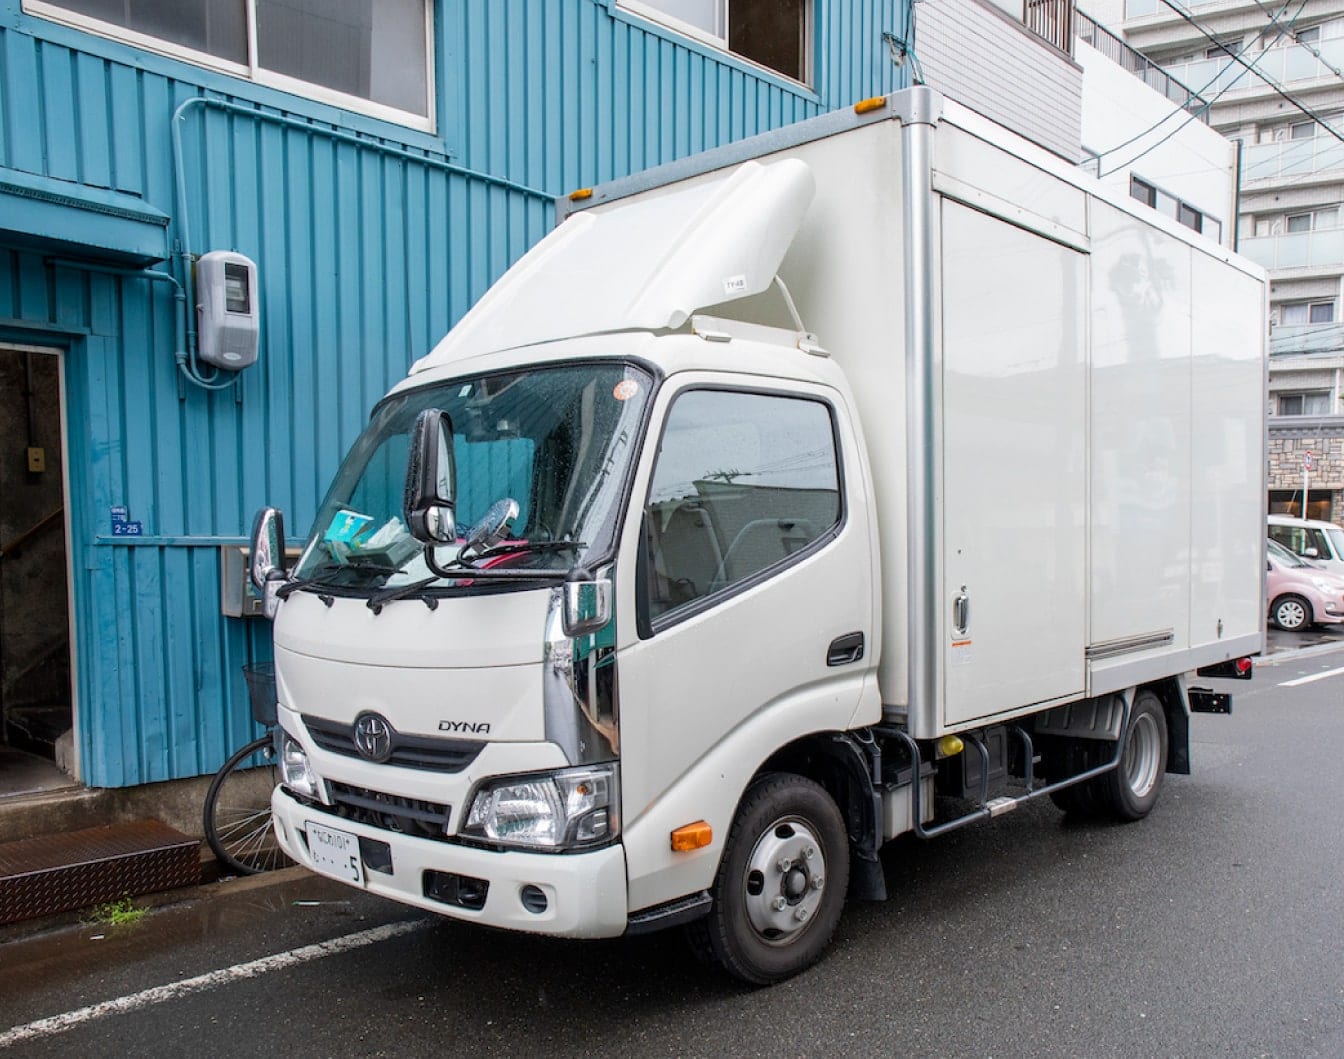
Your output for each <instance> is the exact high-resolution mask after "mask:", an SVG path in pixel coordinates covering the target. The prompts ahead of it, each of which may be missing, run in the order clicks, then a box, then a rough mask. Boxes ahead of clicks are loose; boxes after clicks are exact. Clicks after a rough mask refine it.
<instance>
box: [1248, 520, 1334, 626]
mask: <svg viewBox="0 0 1344 1059" xmlns="http://www.w3.org/2000/svg"><path fill="white" fill-rule="evenodd" d="M1266 549H1267V555H1268V557H1269V572H1268V573H1267V574H1266V575H1265V595H1266V596H1268V597H1269V620H1270V621H1272V622H1273V623H1274V624H1275V625H1277V626H1278V627H1279V628H1280V629H1287V630H1288V631H1289V632H1297V631H1298V630H1300V629H1305V628H1307V626H1309V625H1313V624H1319V625H1326V624H1330V623H1337V622H1344V577H1341V576H1339V575H1338V574H1332V573H1329V572H1327V571H1326V570H1323V569H1321V568H1320V567H1319V566H1317V565H1316V564H1315V563H1312V562H1310V561H1309V560H1307V559H1303V558H1301V557H1299V556H1297V555H1294V554H1293V553H1292V552H1290V551H1289V550H1288V549H1287V548H1285V547H1284V546H1283V545H1281V544H1279V543H1278V542H1277V541H1272V540H1271V541H1269V542H1268V544H1267V545H1266Z"/></svg>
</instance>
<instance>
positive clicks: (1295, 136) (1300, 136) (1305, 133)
mask: <svg viewBox="0 0 1344 1059" xmlns="http://www.w3.org/2000/svg"><path fill="white" fill-rule="evenodd" d="M1288 130H1289V131H1288V138H1289V139H1290V140H1310V139H1311V138H1312V137H1314V136H1315V135H1316V123H1315V122H1314V121H1298V122H1294V123H1293V124H1292V125H1290V126H1288Z"/></svg>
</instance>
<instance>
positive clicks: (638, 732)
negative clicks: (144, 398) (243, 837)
mask: <svg viewBox="0 0 1344 1059" xmlns="http://www.w3.org/2000/svg"><path fill="white" fill-rule="evenodd" d="M560 215H561V222H560V223H559V224H558V226H557V228H556V229H555V231H553V232H552V233H551V234H550V235H549V236H547V237H546V238H545V239H544V240H542V241H541V242H540V243H539V244H538V245H537V246H536V247H535V248H534V249H533V250H532V251H531V252H529V253H528V254H527V255H526V256H525V257H524V258H523V259H521V260H520V261H519V262H518V263H517V264H516V265H515V266H514V267H513V268H512V269H510V270H509V272H508V273H507V274H506V275H505V276H504V277H503V278H502V279H501V280H500V281H499V282H498V283H497V284H496V285H495V286H494V287H492V288H491V290H490V291H488V292H487V293H486V295H485V296H484V297H483V298H482V299H481V300H480V301H479V302H478V303H477V305H476V306H475V307H474V308H473V309H472V310H471V311H470V312H469V313H468V314H467V315H466V316H465V317H464V318H463V319H462V321H461V322H460V323H459V324H458V325H457V326H456V327H455V328H454V329H453V331H452V332H450V333H449V335H448V336H447V337H446V338H444V339H443V341H442V342H440V343H439V345H438V346H437V347H436V348H435V349H434V350H433V351H432V352H431V353H430V354H429V355H428V356H426V357H424V358H423V359H422V360H420V361H419V362H417V363H416V364H415V365H414V366H413V368H412V371H411V374H410V376H409V377H408V378H407V379H406V380H405V381H404V382H402V383H401V384H399V385H398V386H397V387H396V388H395V389H394V390H393V391H392V393H390V394H389V395H388V396H387V397H386V398H385V399H384V400H383V401H382V402H380V404H379V406H378V408H376V409H375V411H374V415H373V417H372V418H371V421H370V425H369V428H368V430H366V432H365V435H364V436H363V437H361V439H360V440H359V441H358V442H357V443H356V445H355V446H354V448H353V449H352V450H351V453H350V455H349V457H348V458H347V460H346V462H345V464H343V466H342V468H341V471H340V472H339V473H338V475H337V479H336V481H335V483H334V484H333V486H332V489H331V492H330V493H329V495H328V497H327V499H326V500H325V501H324V503H323V506H322V509H321V511H320V512H319V515H318V519H317V523H316V525H315V526H314V528H313V531H312V534H311V536H310V537H309V542H308V545H307V547H306V548H305V551H304V555H303V557H302V558H301V560H300V562H299V565H298V566H297V567H296V569H295V570H294V571H292V572H288V573H287V572H285V571H283V570H281V569H279V568H277V567H274V566H271V565H269V564H268V561H258V563H257V565H255V566H254V571H253V576H254V579H255V580H256V581H257V582H258V587H261V588H264V589H265V590H266V592H267V599H268V607H269V609H270V612H271V613H273V614H274V615H275V622H276V624H275V656H276V658H275V660H276V675H277V687H278V698H279V703H278V710H277V712H278V716H279V723H280V732H279V734H278V750H279V751H280V757H281V765H282V777H281V783H280V786H279V787H277V789H276V791H275V793H274V796H273V799H272V807H273V810H274V816H275V830H276V835H277V838H278V841H279V842H280V844H281V846H283V848H284V849H285V851H286V852H287V853H288V854H289V855H290V856H292V857H293V858H294V859H296V860H298V861H299V862H300V863H303V864H305V865H307V866H309V867H311V868H313V869H314V870H316V871H319V872H322V873H324V874H327V875H331V876H333V877H337V878H343V879H344V880H345V881H347V882H350V883H352V884H353V885H357V886H361V887H364V888H366V889H368V890H370V891H371V892H374V893H378V894H382V895H383V896H387V897H389V898H392V899H394V900H398V901H403V902H405V903H407V904H411V905H414V906H417V907H420V908H426V909H431V910H434V911H437V912H440V913H442V914H444V915H450V916H454V917H456V918H461V919H466V920H470V921H474V922H479V923H484V924H487V925H492V926H497V927H503V928H506V929H517V930H535V931H540V932H546V933H551V934H556V935H563V936H572V937H609V936H614V935H617V934H621V933H623V932H632V933H633V932H638V931H644V930H650V929H655V928H659V927H663V926H671V925H678V924H683V923H684V924H687V925H688V926H689V929H690V930H691V931H692V933H693V935H694V937H695V938H696V939H697V944H698V946H699V947H700V949H701V950H702V951H706V952H708V953H710V954H711V955H712V956H714V957H715V958H716V959H718V960H719V962H721V963H722V964H723V965H724V966H725V967H726V968H727V969H728V970H729V971H730V972H732V973H734V974H736V975H737V976H739V977H741V978H743V979H746V980H748V981H751V982H757V983H767V982H773V981H778V980H780V979H782V978H784V977H787V976H788V975H790V974H793V973H796V972H797V971H798V970H800V969H801V968H803V967H806V966H807V965H808V964H809V963H811V962H812V961H813V960H815V959H817V958H818V957H819V955H820V954H821V952H822V951H823V949H824V948H825V947H826V945H827V944H828V942H829V940H830V937H831V934H832V932H833V931H834V929H835V926H836V923H837V922H838V921H839V917H840V914H841V907H842V904H843V900H844V896H845V894H846V891H847V890H848V892H849V893H850V894H852V895H854V896H859V897H864V898H877V897H881V896H883V895H884V894H885V883H884V879H883V875H882V870H881V865H880V863H879V862H878V860H877V855H876V854H877V850H878V848H879V847H880V846H881V844H882V843H883V842H884V841H886V840H888V839H890V838H893V837H895V836H897V835H900V834H902V833H905V832H908V831H912V830H913V831H914V832H915V833H917V834H918V835H919V836H920V837H922V838H931V837H935V836H936V835H938V834H941V833H943V832H945V831H948V830H951V829H954V828H957V827H961V826H964V825H966V824H970V823H973V822H976V821H979V820H984V819H988V818H991V817H994V816H998V815H1000V814H1002V813H1004V812H1007V811H1010V810H1011V809H1013V808H1015V807H1016V806H1018V805H1021V804H1023V803H1025V802H1027V801H1030V800H1032V799H1035V798H1038V797H1042V796H1048V797H1050V798H1052V799H1053V800H1055V801H1056V803H1057V804H1058V805H1059V806H1060V807H1061V808H1063V809H1064V810H1066V811H1069V812H1075V813H1087V814H1096V815H1107V816H1111V817H1114V818H1117V819H1124V820H1137V819H1139V818H1141V817H1143V816H1145V815H1147V813H1148V812H1149V811H1151V810H1152V808H1153V807H1154V805H1155V803H1156V801H1157V797H1158V793H1159V790H1160V785H1161V781H1162V776H1163V774H1164V773H1165V772H1175V773H1188V772H1190V754H1189V743H1190V740H1189V713H1190V712H1191V710H1200V711H1204V712H1229V711H1230V709H1231V698H1230V696H1229V695H1227V694H1226V693H1223V692H1214V691H1213V690H1211V689H1208V688H1194V687H1187V682H1186V675H1187V674H1189V673H1191V672H1193V671H1196V670H1201V669H1204V668H1206V667H1212V668H1213V670H1214V672H1213V673H1212V674H1211V675H1220V676H1232V675H1238V676H1247V675H1249V659H1248V656H1250V655H1253V654H1256V653H1258V652H1259V651H1260V650H1261V648H1262V645H1263V639H1264V632H1263V628H1264V622H1263V615H1264V605H1263V589H1262V581H1263V570H1264V558H1263V550H1264V538H1265V530H1264V514H1263V497H1264V495H1265V492H1264V434H1265V423H1264V416H1265V401H1264V392H1265V391H1264V375H1265V359H1264V342H1265V306H1266V296H1265V278H1264V274H1263V272H1262V271H1261V270H1260V269H1258V268H1257V267H1256V266H1254V265H1252V264H1250V263H1247V262H1245V261H1243V260H1241V259H1240V258H1238V257H1236V256H1235V255H1231V254H1229V253H1228V252H1226V251H1224V250H1223V249H1222V248H1220V247H1219V246H1217V245H1216V244H1214V243H1212V242H1210V241H1208V240H1205V239H1203V238H1202V237H1200V236H1199V235H1197V234H1196V233H1194V232H1191V231H1189V230H1187V229H1185V228H1182V227H1180V226H1178V225H1176V224H1175V223H1174V222H1171V221H1168V220H1167V219H1165V218H1163V217H1161V216H1159V215H1158V214H1157V213H1156V212H1154V211H1152V210H1150V209H1148V208H1147V207H1145V206H1142V205H1140V204H1139V203H1138V202H1136V201H1132V200H1129V199H1125V198H1120V197H1117V196H1115V195H1114V194H1113V193H1111V192H1109V191H1107V190H1106V189H1104V188H1103V187H1102V186H1101V185H1099V184H1098V183H1096V182H1095V181H1093V180H1092V179H1091V178H1089V177H1087V176H1086V175H1084V174H1082V173H1080V172H1079V171H1077V170H1076V169H1074V168H1073V167H1071V166H1069V165H1067V164H1065V163H1063V162H1062V161H1060V160H1059V159H1058V158H1056V157H1054V156H1053V155H1050V154H1048V153H1047V152H1044V151H1043V150H1041V149H1040V148H1038V147H1035V146H1033V145H1032V144H1029V143H1027V142H1026V141H1024V140H1022V139H1020V138H1019V137H1017V136H1015V135H1014V134H1013V133H1011V132H1009V131H1008V130H1005V129H1003V128H1000V127H998V126H996V125H994V124H992V123H991V122H989V121H987V120H985V119H983V118H981V117H979V116H978V115H976V114H974V113H972V112H971V111H969V110H967V109H965V108H963V107H961V106H958V105H957V104H955V103H953V102H950V101H947V100H945V99H943V98H942V97H941V96H939V95H938V94H937V93H935V92H933V91H931V90H929V89H927V88H916V89H911V90H908V91H905V92H901V93H897V94H895V95H893V96H891V97H887V98H885V99H880V100H870V101H866V102H865V103H863V104H860V105H859V106H856V107H855V108H853V110H848V111H844V112H840V113H835V114H830V115H827V116H824V117H821V118H817V119H814V120H812V121H808V122H804V123H801V124H799V125H796V126H792V127H790V128H787V129H785V130H782V131H780V132H778V133H772V134H770V135H767V136H762V137H757V138H755V139H752V140H749V141H745V142H743V143H741V144H737V145H733V146H730V147H727V148H723V149H720V150H717V151H714V152H710V153H707V154H704V155H699V156H696V157H694V158H689V159H686V160H684V161H683V162H679V163H676V164H674V165H672V166H668V167H665V168H663V169H660V170H653V171H650V172H648V173H644V174H639V175H636V176H634V177H631V178H628V179H626V180H623V181H619V182H616V183H613V184H611V185H605V186H602V187H598V188H594V189H585V190H583V191H581V192H577V193H575V194H574V195H573V196H571V197H570V198H569V199H567V200H565V201H562V203H561V204H560ZM467 522H470V523H472V525H471V528H470V529H467V530H465V531H462V532H459V531H458V529H457V525H458V523H462V524H465V523H467ZM254 536H255V541H254V550H253V554H254V556H275V555H279V554H282V549H281V548H280V539H281V532H280V527H279V525H278V519H277V517H276V515H275V513H274V512H271V511H269V510H268V511H265V512H263V513H262V516H261V517H259V519H258V529H257V532H256V533H255V534H254ZM935 794H939V795H949V796H951V797H953V798H956V799H961V800H962V801H963V803H969V804H970V806H971V808H970V809H968V810H965V811H959V813H958V814H957V815H954V816H953V817H951V818H947V819H937V818H935V815H934V795H935ZM944 804H947V803H944ZM333 851H334V852H333Z"/></svg>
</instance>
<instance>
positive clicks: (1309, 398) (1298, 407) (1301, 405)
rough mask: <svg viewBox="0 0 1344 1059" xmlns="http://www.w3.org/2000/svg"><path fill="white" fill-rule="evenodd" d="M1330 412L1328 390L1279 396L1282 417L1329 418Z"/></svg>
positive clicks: (1279, 410)
mask: <svg viewBox="0 0 1344 1059" xmlns="http://www.w3.org/2000/svg"><path fill="white" fill-rule="evenodd" d="M1330 411H1331V409H1330V393H1329V391H1327V390H1320V391H1315V390H1313V391H1308V392H1306V393H1281V394H1279V408H1278V412H1279V415H1281V416H1328V415H1329V414H1330Z"/></svg>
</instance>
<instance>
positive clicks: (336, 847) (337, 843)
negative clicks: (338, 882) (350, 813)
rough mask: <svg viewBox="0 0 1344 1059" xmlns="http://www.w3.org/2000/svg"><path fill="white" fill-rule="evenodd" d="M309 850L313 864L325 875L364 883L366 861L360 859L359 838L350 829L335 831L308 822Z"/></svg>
mask: <svg viewBox="0 0 1344 1059" xmlns="http://www.w3.org/2000/svg"><path fill="white" fill-rule="evenodd" d="M307 831H308V852H309V853H310V854H311V855H312V858H313V866H314V867H315V868H317V870H318V871H320V872H321V873H322V874H323V875H330V876H333V877H334V878H337V879H344V880H345V881H347V882H353V883H363V881H364V863H363V862H362V861H361V860H360V859H359V838H358V836H356V835H352V834H350V833H349V832H348V831H335V830H333V829H332V828H330V827H322V826H320V825H318V824H314V823H312V822H311V821H310V822H309V823H308V827H307Z"/></svg>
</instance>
